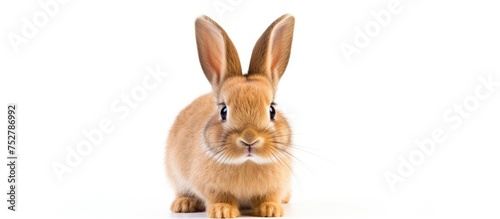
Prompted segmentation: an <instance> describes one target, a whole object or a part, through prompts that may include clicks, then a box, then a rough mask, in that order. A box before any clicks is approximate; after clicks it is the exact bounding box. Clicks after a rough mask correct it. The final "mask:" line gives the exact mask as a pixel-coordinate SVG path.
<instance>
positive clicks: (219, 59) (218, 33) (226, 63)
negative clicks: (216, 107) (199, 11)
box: [195, 16, 242, 91]
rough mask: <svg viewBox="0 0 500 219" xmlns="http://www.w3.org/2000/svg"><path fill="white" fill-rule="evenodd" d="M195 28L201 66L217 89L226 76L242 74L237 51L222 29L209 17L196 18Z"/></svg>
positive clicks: (213, 86) (215, 89)
mask: <svg viewBox="0 0 500 219" xmlns="http://www.w3.org/2000/svg"><path fill="white" fill-rule="evenodd" d="M195 28H196V45H197V46H198V56H199V58H200V64H201V68H202V69H203V72H204V73H205V76H206V77H207V79H208V81H210V83H211V84H212V88H213V89H214V91H217V90H218V87H219V86H220V84H221V83H222V81H224V80H225V79H226V78H228V77H230V76H235V75H242V71H241V64H240V59H239V57H238V52H237V51H236V48H235V47H234V45H233V43H232V42H231V39H229V37H228V36H227V34H226V32H225V31H224V29H222V28H221V27H220V26H219V25H218V24H217V23H215V21H213V20H212V19H210V18H209V17H207V16H201V17H199V18H198V19H196V22H195Z"/></svg>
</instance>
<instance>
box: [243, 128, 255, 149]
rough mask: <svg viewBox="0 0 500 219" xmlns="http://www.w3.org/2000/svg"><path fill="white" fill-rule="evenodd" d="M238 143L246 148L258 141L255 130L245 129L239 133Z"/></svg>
mask: <svg viewBox="0 0 500 219" xmlns="http://www.w3.org/2000/svg"><path fill="white" fill-rule="evenodd" d="M239 141H240V143H241V144H242V145H244V146H246V147H251V146H253V145H255V143H257V142H258V141H259V138H258V134H257V132H256V131H255V130H253V129H251V128H247V129H245V130H244V131H243V132H242V133H241V137H240V138H239Z"/></svg>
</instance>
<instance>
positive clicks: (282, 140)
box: [165, 14, 295, 218]
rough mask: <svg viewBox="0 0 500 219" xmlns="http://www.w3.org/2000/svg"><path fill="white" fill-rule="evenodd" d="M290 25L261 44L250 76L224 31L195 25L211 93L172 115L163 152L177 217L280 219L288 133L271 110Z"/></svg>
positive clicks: (288, 20)
mask: <svg viewBox="0 0 500 219" xmlns="http://www.w3.org/2000/svg"><path fill="white" fill-rule="evenodd" d="M294 24H295V18H294V17H293V16H292V15H289V14H285V15H283V16H281V17H279V18H278V19H277V20H276V21H274V22H273V23H272V24H271V25H270V26H269V27H268V28H267V30H266V31H265V32H264V33H263V34H262V36H261V37H260V38H259V39H258V41H257V43H256V45H255V47H254V49H253V52H252V56H251V60H250V65H249V70H248V73H247V74H243V73H242V69H241V65H240V60H239V57H238V53H237V52H236V48H235V47H234V45H233V43H232V41H231V39H229V37H228V35H227V34H226V32H225V31H224V30H223V29H222V28H221V27H220V26H219V25H218V24H217V23H216V22H215V21H213V20H212V19H210V18H209V17H208V16H201V17H198V18H197V19H196V22H195V30H196V43H197V49H198V56H199V60H200V64H201V67H202V70H203V72H204V74H205V76H206V78H207V79H208V81H209V82H210V84H211V87H212V92H211V93H208V94H205V95H203V96H201V97H198V98H197V99H195V100H194V101H193V102H192V103H191V104H189V105H188V106H187V107H186V108H184V109H183V110H182V111H181V112H180V113H179V115H178V116H177V118H176V120H175V122H174V124H173V125H172V127H171V130H170V133H169V135H168V139H167V146H166V155H165V159H166V161H165V163H166V171H167V176H168V179H169V181H170V184H172V186H173V187H174V189H175V192H176V198H175V200H174V201H173V203H172V205H171V208H170V209H171V211H172V212H174V213H179V212H181V213H186V212H200V211H205V210H206V212H207V214H208V216H209V217H211V218H233V217H238V216H239V215H240V210H242V209H251V212H253V213H254V214H255V216H262V217H280V216H283V215H284V210H283V207H282V203H287V202H288V200H289V199H290V187H291V183H290V181H291V176H292V175H291V174H292V172H291V171H292V158H293V156H292V146H291V142H292V132H291V128H290V127H289V123H288V122H287V120H286V119H285V117H284V116H283V115H282V114H281V113H280V112H279V111H278V110H276V109H275V103H274V98H275V93H276V89H277V86H278V82H279V80H280V78H281V77H282V76H283V73H284V71H285V69H286V67H287V65H288V60H289V58H290V52H291V44H292V39H293V29H294Z"/></svg>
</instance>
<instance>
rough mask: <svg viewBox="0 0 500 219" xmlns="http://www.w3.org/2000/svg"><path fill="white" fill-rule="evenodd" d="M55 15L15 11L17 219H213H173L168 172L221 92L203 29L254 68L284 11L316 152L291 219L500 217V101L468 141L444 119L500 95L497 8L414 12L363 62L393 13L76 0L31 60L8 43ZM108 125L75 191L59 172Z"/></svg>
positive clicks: (300, 117)
mask: <svg viewBox="0 0 500 219" xmlns="http://www.w3.org/2000/svg"><path fill="white" fill-rule="evenodd" d="M46 1H48V0H39V1H2V2H1V3H0V39H1V40H0V48H1V49H0V75H1V76H0V77H1V78H0V89H1V93H0V95H1V104H2V109H3V110H1V112H3V115H4V116H3V119H2V120H3V121H4V122H3V123H2V124H4V125H1V127H2V129H1V130H2V131H1V132H0V133H6V122H5V120H6V118H5V117H6V111H7V110H6V106H7V104H8V103H10V102H15V103H17V104H18V108H19V110H18V116H19V121H18V122H19V124H18V127H19V129H18V131H19V139H20V140H19V149H18V154H19V156H20V160H19V162H20V164H19V170H18V174H19V185H18V186H19V191H18V206H17V207H18V211H17V212H15V213H11V212H10V211H7V210H6V206H5V205H3V206H2V210H1V211H0V212H1V215H2V216H1V217H2V218H34V217H41V218H47V217H51V218H184V217H205V214H204V213H198V214H190V215H182V214H172V213H170V211H169V206H170V203H171V201H172V200H173V192H172V190H171V188H170V187H169V185H168V184H167V180H166V176H165V175H166V174H165V170H164V165H163V162H164V158H163V155H164V145H165V141H166V136H167V133H168V130H169V127H170V125H171V124H172V122H173V120H174V118H175V116H176V114H177V113H178V112H179V111H180V110H181V109H182V108H183V107H184V106H186V105H187V104H188V103H190V102H191V101H192V100H193V99H194V98H195V97H197V96H199V95H201V94H204V93H206V92H209V91H210V86H209V83H208V82H207V81H206V79H205V76H204V75H203V73H202V71H201V68H200V66H199V63H198V56H197V51H196V47H195V45H196V44H195V38H194V20H195V18H196V17H197V16H199V15H201V14H206V15H209V16H211V17H212V18H213V19H214V20H216V21H217V22H218V23H219V24H220V25H221V26H223V27H224V29H225V30H226V31H227V32H228V34H229V35H230V37H231V38H232V40H233V42H234V44H235V45H236V47H237V48H238V51H239V54H240V58H241V60H242V65H243V69H247V68H248V61H249V58H250V54H251V50H252V48H253V45H254V43H255V41H256V40H257V38H258V37H259V36H260V34H261V33H262V32H263V31H264V30H265V29H266V28H267V26H268V25H269V24H270V23H271V22H272V21H274V19H276V18H278V17H279V16H281V15H282V14H284V13H292V14H293V15H294V16H295V17H296V27H295V38H294V42H293V48H292V56H291V60H290V64H289V66H288V69H287V71H286V73H285V75H284V77H283V79H282V81H281V84H280V89H279V92H278V103H279V107H280V108H281V110H283V111H284V112H285V113H286V114H287V115H288V116H289V117H290V120H291V122H292V127H293V129H294V130H295V136H294V137H295V143H296V145H298V146H300V147H301V148H302V150H297V151H296V156H297V158H298V160H299V161H298V162H296V165H295V169H296V171H295V172H296V177H295V178H294V181H293V185H294V193H293V196H292V200H291V203H290V204H289V205H287V206H286V210H287V212H286V214H287V215H286V216H287V217H298V218H305V217H307V218H312V217H316V218H451V217H466V218H472V217H475V218H478V217H479V218H483V217H487V218H495V217H498V216H500V214H499V213H498V206H499V205H500V198H499V197H500V189H499V186H498V185H500V177H499V175H500V173H499V167H500V159H498V156H499V152H500V150H499V147H500V139H499V136H500V135H499V134H500V132H499V131H500V125H499V124H500V114H499V112H500V94H499V93H500V87H496V90H495V91H494V92H493V93H492V94H491V95H490V96H489V98H487V99H485V100H480V101H478V106H477V109H475V110H473V111H471V112H469V113H470V116H469V117H468V118H463V120H462V121H463V123H462V124H461V125H460V126H459V128H457V129H453V128H451V127H452V126H453V125H454V124H455V122H446V121H445V120H444V119H443V114H444V113H445V112H446V111H447V110H448V109H453V106H454V104H462V103H463V101H464V100H466V99H467V97H468V96H471V95H472V96H473V95H474V94H475V89H476V87H478V86H481V83H480V81H479V80H478V78H479V77H484V78H487V77H488V76H489V75H491V77H492V78H493V80H494V81H500V66H499V64H498V63H499V60H500V52H499V51H500V41H499V39H500V31H499V28H498V27H499V21H500V14H499V13H498V9H499V5H495V4H493V3H492V2H493V1H486V0H485V1H430V0H419V1H409V0H401V1H399V2H400V6H399V8H400V13H399V14H392V18H391V20H390V22H389V23H388V25H387V26H386V27H382V28H381V30H380V33H379V34H378V35H376V36H373V37H370V42H369V43H368V45H366V46H365V47H364V48H361V49H360V53H358V54H354V55H352V56H351V58H352V60H351V62H347V61H346V57H345V56H344V55H343V53H342V50H341V49H340V46H339V45H340V44H341V43H342V42H345V43H349V44H353V41H354V38H355V36H356V32H355V28H357V27H358V28H360V29H363V30H364V28H365V26H366V25H367V24H371V22H372V21H374V20H375V19H374V17H372V16H371V15H370V13H371V12H372V11H374V12H380V11H381V10H386V9H387V7H388V6H387V5H388V3H389V2H390V1H389V0H377V1H373V0H372V1H368V0H356V1H347V0H345V1H329V2H326V1H324V2H319V1H290V0H287V1H246V0H241V1H234V2H233V1H231V2H232V3H233V4H234V6H231V5H230V4H229V3H226V1H225V0H217V1H220V2H221V4H226V5H228V7H230V8H231V10H230V11H226V12H224V13H217V11H216V10H215V9H214V2H216V1H215V0H208V1H199V2H197V3H194V2H192V1H134V2H131V1H76V0H75V1H69V2H68V3H67V4H64V5H60V8H59V10H58V12H57V13H55V15H54V17H50V18H49V20H48V23H47V25H46V26H44V27H40V28H39V31H38V33H37V34H36V35H35V36H33V37H32V38H30V39H28V42H27V43H26V44H23V45H21V46H19V52H18V53H16V52H15V49H14V47H13V46H12V44H11V43H10V41H9V38H8V34H9V33H14V34H17V35H21V36H22V33H21V30H22V28H23V25H24V24H23V18H24V17H25V18H27V19H28V20H32V18H33V16H34V15H35V14H36V13H38V12H40V11H43V10H42V9H41V7H40V6H39V5H38V2H42V3H43V2H46ZM157 65H158V66H159V68H160V70H161V71H163V72H168V73H169V76H168V77H166V78H164V80H163V82H162V83H160V84H159V86H158V87H157V88H155V89H153V90H151V91H148V92H147V97H146V98H145V99H144V100H143V101H140V102H139V103H138V104H137V107H136V108H134V109H131V111H130V115H128V116H125V118H124V119H120V117H119V116H120V115H121V114H120V113H116V112H115V111H113V110H112V109H111V105H112V103H113V102H115V101H119V100H120V97H121V95H125V94H127V95H129V94H130V93H131V91H133V90H134V89H136V88H137V87H138V86H140V85H141V83H142V80H143V79H144V77H146V75H147V71H146V70H145V68H146V67H147V66H152V68H153V69H154V68H156V66H157ZM485 91H486V90H483V92H485ZM0 114H2V113H0ZM102 119H110V120H112V121H113V125H114V130H113V131H112V132H111V133H108V134H104V137H103V141H102V143H101V144H99V145H96V146H95V147H94V148H93V150H92V151H91V153H90V154H89V155H87V156H85V157H83V159H82V162H81V163H80V164H79V165H77V166H76V167H74V168H72V170H73V171H72V172H71V173H66V174H65V175H64V176H63V180H62V181H59V180H58V178H57V176H56V174H55V173H54V171H53V169H52V166H51V165H52V163H53V162H60V163H64V162H65V161H64V160H65V157H66V156H67V155H68V149H71V148H73V149H74V148H76V145H77V144H78V143H79V142H81V141H83V140H85V137H84V135H83V134H82V133H83V132H84V130H92V129H96V128H98V127H99V122H100V121H101V120H102ZM0 123H1V122H0ZM435 128H442V129H443V130H444V131H445V134H446V136H447V139H446V140H445V141H444V142H443V143H440V144H437V147H436V149H435V151H434V153H432V154H431V155H430V156H426V157H425V160H424V161H423V163H422V164H421V165H419V166H417V167H415V170H414V172H413V173H412V174H411V175H409V176H408V177H406V178H405V181H404V182H403V183H398V184H396V186H395V191H391V187H390V186H389V185H388V183H387V182H386V179H385V178H384V173H386V172H387V171H391V172H394V173H396V174H397V171H398V170H397V169H398V167H399V165H400V161H399V160H398V157H399V156H401V157H403V158H405V159H406V160H408V157H409V156H410V153H412V152H415V151H418V147H417V146H416V144H415V143H414V141H415V140H416V139H420V140H421V139H425V138H429V137H430V136H431V135H432V132H433V130H434V129H435ZM6 139H7V138H6V136H5V134H2V137H1V141H2V142H6ZM3 145H4V146H5V144H3ZM2 150H4V149H2ZM304 150H305V151H304ZM4 152H6V150H5V151H4ZM4 152H2V153H4ZM0 161H1V163H2V164H5V162H6V161H5V156H2V157H1V158H0ZM2 166H3V167H2V180H1V181H0V182H1V183H0V187H1V189H0V190H1V191H2V192H3V191H5V190H6V189H7V182H6V179H5V178H6V176H7V168H6V166H4V165H2ZM4 199H6V196H5V195H3V196H2V200H4ZM2 202H5V201H2ZM4 215H5V216H6V217H4Z"/></svg>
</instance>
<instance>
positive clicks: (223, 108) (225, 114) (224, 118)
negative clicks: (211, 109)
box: [220, 106, 227, 120]
mask: <svg viewBox="0 0 500 219" xmlns="http://www.w3.org/2000/svg"><path fill="white" fill-rule="evenodd" d="M226 117H227V107H225V106H224V107H222V110H221V111H220V118H221V119H222V120H226Z"/></svg>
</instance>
